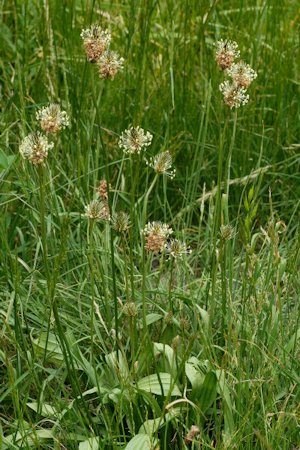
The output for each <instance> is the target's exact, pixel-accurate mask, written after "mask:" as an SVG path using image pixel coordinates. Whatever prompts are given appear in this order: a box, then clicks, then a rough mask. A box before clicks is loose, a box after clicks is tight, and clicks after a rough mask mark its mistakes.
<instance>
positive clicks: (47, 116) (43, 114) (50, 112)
mask: <svg viewBox="0 0 300 450" xmlns="http://www.w3.org/2000/svg"><path fill="white" fill-rule="evenodd" d="M36 118H37V120H39V121H40V125H41V128H42V130H44V131H45V133H57V132H58V131H60V130H61V129H62V128H65V127H67V126H68V125H69V117H68V114H67V113H66V112H65V111H61V109H60V106H59V105H57V104H55V103H51V104H50V105H49V106H45V107H44V108H42V109H40V110H39V111H37V113H36Z"/></svg>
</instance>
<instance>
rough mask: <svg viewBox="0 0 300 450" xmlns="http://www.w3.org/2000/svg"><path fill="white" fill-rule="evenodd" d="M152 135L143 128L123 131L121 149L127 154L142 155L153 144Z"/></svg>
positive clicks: (131, 128)
mask: <svg viewBox="0 0 300 450" xmlns="http://www.w3.org/2000/svg"><path fill="white" fill-rule="evenodd" d="M152 138H153V136H152V134H151V133H149V131H147V132H146V133H145V131H144V130H143V128H141V127H130V128H128V130H125V131H123V133H122V134H121V136H120V139H119V147H120V148H122V149H123V151H124V153H127V154H134V153H137V154H140V153H141V151H142V150H143V149H144V148H145V147H148V146H149V145H150V144H151V142H152Z"/></svg>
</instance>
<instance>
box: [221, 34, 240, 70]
mask: <svg viewBox="0 0 300 450" xmlns="http://www.w3.org/2000/svg"><path fill="white" fill-rule="evenodd" d="M216 48H217V49H216V61H217V64H218V66H219V67H220V69H221V70H225V69H228V68H229V67H230V66H231V65H232V64H233V62H234V60H235V58H238V57H239V56H240V52H239V50H238V45H237V43H236V42H234V41H229V40H225V41H224V40H223V39H221V40H220V41H218V42H217V43H216Z"/></svg>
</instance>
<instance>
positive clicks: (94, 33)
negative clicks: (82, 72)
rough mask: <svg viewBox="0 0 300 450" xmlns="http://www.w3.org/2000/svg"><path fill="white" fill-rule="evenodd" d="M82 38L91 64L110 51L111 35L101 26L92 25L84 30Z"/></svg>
mask: <svg viewBox="0 0 300 450" xmlns="http://www.w3.org/2000/svg"><path fill="white" fill-rule="evenodd" d="M80 36H81V37H82V39H83V46H84V49H85V52H86V56H87V59H88V61H89V62H91V63H95V62H97V61H98V59H99V58H100V57H101V56H102V55H103V53H104V52H105V51H106V50H107V49H108V47H109V44H110V41H111V34H110V32H109V31H108V30H102V29H101V27H100V26H99V25H92V26H91V27H90V28H86V29H84V30H82V32H81V34H80Z"/></svg>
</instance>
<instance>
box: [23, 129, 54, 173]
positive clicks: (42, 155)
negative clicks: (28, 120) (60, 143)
mask: <svg viewBox="0 0 300 450" xmlns="http://www.w3.org/2000/svg"><path fill="white" fill-rule="evenodd" d="M53 146H54V144H53V142H48V139H47V136H44V135H43V134H42V133H40V132H39V131H38V132H37V133H31V134H29V135H28V136H26V137H25V138H24V139H23V141H22V142H21V144H20V147H19V150H20V153H21V155H22V157H23V158H24V159H28V160H29V161H30V162H31V163H32V164H34V165H40V164H44V163H45V160H46V158H47V156H48V151H49V150H50V149H52V148H53Z"/></svg>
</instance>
